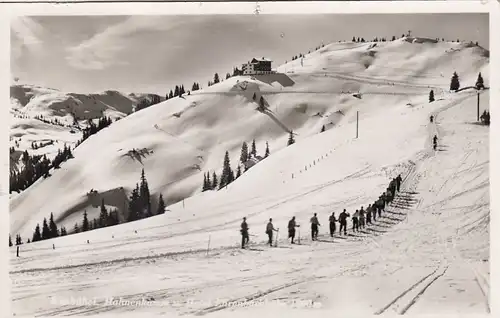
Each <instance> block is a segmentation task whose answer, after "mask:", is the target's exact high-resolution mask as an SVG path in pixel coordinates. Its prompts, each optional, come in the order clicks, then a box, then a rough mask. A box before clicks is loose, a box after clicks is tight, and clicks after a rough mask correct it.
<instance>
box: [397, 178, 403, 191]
mask: <svg viewBox="0 0 500 318" xmlns="http://www.w3.org/2000/svg"><path fill="white" fill-rule="evenodd" d="M402 181H403V179H402V178H401V174H399V175H398V176H397V177H396V190H397V191H398V192H399V189H400V188H401V182H402Z"/></svg>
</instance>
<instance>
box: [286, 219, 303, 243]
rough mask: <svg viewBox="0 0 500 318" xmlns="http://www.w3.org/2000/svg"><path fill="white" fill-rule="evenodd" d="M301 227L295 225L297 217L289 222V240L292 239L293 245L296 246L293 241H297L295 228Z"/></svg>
mask: <svg viewBox="0 0 500 318" xmlns="http://www.w3.org/2000/svg"><path fill="white" fill-rule="evenodd" d="M299 226H300V225H297V224H296V223H295V217H293V218H292V219H291V220H290V221H288V238H291V239H292V244H295V243H294V242H293V240H294V239H295V228H296V227H299Z"/></svg>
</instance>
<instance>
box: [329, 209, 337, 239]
mask: <svg viewBox="0 0 500 318" xmlns="http://www.w3.org/2000/svg"><path fill="white" fill-rule="evenodd" d="M329 221H330V236H331V237H333V234H335V222H337V219H336V218H335V212H332V215H330V218H329Z"/></svg>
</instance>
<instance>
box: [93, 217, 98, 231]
mask: <svg viewBox="0 0 500 318" xmlns="http://www.w3.org/2000/svg"><path fill="white" fill-rule="evenodd" d="M98 228H99V222H98V221H97V219H96V218H94V221H93V222H92V229H93V230H95V229H98Z"/></svg>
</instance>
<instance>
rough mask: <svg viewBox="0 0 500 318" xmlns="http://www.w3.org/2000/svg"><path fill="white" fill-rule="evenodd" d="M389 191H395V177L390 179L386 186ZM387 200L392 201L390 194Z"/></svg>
mask: <svg viewBox="0 0 500 318" xmlns="http://www.w3.org/2000/svg"><path fill="white" fill-rule="evenodd" d="M387 189H388V190H389V192H390V193H395V192H396V178H394V179H392V180H391V182H390V183H389V187H388V188H387ZM388 199H389V200H388V201H389V202H391V201H392V196H389V197H388Z"/></svg>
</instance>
